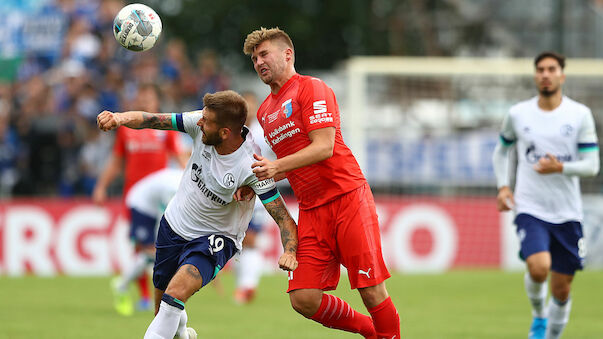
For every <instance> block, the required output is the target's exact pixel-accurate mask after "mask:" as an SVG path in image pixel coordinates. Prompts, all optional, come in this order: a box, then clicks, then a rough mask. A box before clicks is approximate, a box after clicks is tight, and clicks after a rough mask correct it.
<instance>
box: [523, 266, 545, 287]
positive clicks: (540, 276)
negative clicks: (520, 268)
mask: <svg viewBox="0 0 603 339" xmlns="http://www.w3.org/2000/svg"><path fill="white" fill-rule="evenodd" d="M528 270H529V272H530V277H531V278H532V280H533V281H535V282H537V283H543V282H545V281H546V278H547V277H548V275H549V270H550V267H549V266H547V265H530V266H529V268H528Z"/></svg>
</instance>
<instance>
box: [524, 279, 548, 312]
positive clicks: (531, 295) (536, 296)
mask: <svg viewBox="0 0 603 339" xmlns="http://www.w3.org/2000/svg"><path fill="white" fill-rule="evenodd" d="M523 281H524V283H525V288H526V293H527V294H528V299H530V303H531V304H532V316H533V317H537V318H546V307H545V301H546V294H547V282H546V280H545V281H544V282H542V283H538V282H535V281H534V280H532V277H531V276H530V273H529V272H526V274H525V275H524V277H523Z"/></svg>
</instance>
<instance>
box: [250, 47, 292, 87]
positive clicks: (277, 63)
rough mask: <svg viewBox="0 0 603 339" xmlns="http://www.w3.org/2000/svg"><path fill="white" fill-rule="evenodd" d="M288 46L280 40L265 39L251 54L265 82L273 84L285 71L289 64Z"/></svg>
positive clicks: (255, 67) (256, 69)
mask: <svg viewBox="0 0 603 339" xmlns="http://www.w3.org/2000/svg"><path fill="white" fill-rule="evenodd" d="M285 51H286V48H282V46H281V44H279V43H278V42H273V41H270V40H266V41H263V42H262V43H260V44H259V45H257V46H256V48H255V50H254V51H253V53H252V54H251V61H252V62H253V68H254V69H255V71H256V72H257V73H258V76H259V77H260V79H261V80H262V81H263V82H264V83H265V84H268V85H269V84H271V83H272V82H273V81H275V80H277V79H278V78H279V77H280V76H281V74H283V73H284V72H285V68H286V66H287V60H286V53H285Z"/></svg>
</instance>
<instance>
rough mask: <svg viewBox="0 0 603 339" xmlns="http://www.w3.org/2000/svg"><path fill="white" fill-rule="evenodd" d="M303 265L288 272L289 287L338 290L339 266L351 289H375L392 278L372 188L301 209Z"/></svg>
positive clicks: (299, 253) (364, 187) (300, 254)
mask: <svg viewBox="0 0 603 339" xmlns="http://www.w3.org/2000/svg"><path fill="white" fill-rule="evenodd" d="M297 235H298V238H299V244H298V248H297V261H298V263H299V266H298V267H297V269H296V270H295V271H293V272H289V289H288V290H287V292H291V291H293V290H296V289H304V288H317V289H321V290H324V291H327V290H334V289H335V288H337V284H338V283H339V273H340V270H341V268H340V264H342V265H343V266H345V267H346V268H347V270H348V278H349V280H350V285H351V287H352V289H355V288H362V287H369V286H375V285H377V284H379V283H381V282H383V281H384V280H385V279H387V278H389V277H390V274H389V272H388V271H387V267H385V262H384V261H383V255H382V253H381V236H380V234H379V222H378V220H377V211H376V209H375V201H374V200H373V194H372V192H371V189H370V187H369V186H368V184H364V185H362V186H360V187H358V188H357V189H355V190H353V191H351V192H349V193H346V194H344V195H342V196H339V197H338V198H337V199H335V200H333V201H331V202H329V203H327V204H324V205H321V206H319V207H316V208H312V209H309V210H300V211H299V221H298V227H297Z"/></svg>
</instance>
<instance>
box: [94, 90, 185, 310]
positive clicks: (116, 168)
mask: <svg viewBox="0 0 603 339" xmlns="http://www.w3.org/2000/svg"><path fill="white" fill-rule="evenodd" d="M134 107H136V108H137V109H141V110H144V111H148V112H157V111H158V110H159V90H158V89H157V87H156V86H154V85H151V84H147V85H141V86H140V87H139V88H138V93H137V95H136V98H135V103H134ZM178 137H179V135H178V133H177V132H174V131H155V130H145V131H140V132H136V131H133V130H131V129H128V128H119V129H118V130H117V134H116V137H115V143H114V146H113V152H112V154H111V157H110V158H109V161H108V162H107V165H106V166H105V168H104V169H103V172H102V173H101V175H100V176H99V178H98V181H97V183H96V186H95V187H94V191H93V193H92V199H93V200H94V202H95V203H98V204H101V203H104V202H105V201H106V200H107V188H108V187H109V185H110V184H111V182H113V180H115V179H116V178H117V177H118V175H120V174H121V173H122V169H123V170H124V188H123V197H124V199H125V197H126V196H127V194H128V192H129V191H130V188H131V187H132V186H133V185H134V184H135V183H136V182H137V181H139V180H140V179H142V178H144V177H145V176H147V175H148V174H150V173H153V172H155V171H158V170H160V169H162V168H165V167H166V166H167V164H168V156H170V155H172V156H175V157H176V159H177V160H178V162H179V164H180V165H181V166H182V167H184V165H185V164H186V160H187V155H186V154H185V153H184V152H182V150H181V146H180V142H179V139H178ZM125 213H126V215H128V214H129V212H128V211H127V210H126V211H125ZM128 219H129V216H128ZM130 237H131V239H132V240H133V241H134V249H135V252H136V258H135V262H144V261H146V262H148V263H152V262H153V260H154V257H152V256H149V255H148V254H147V253H149V252H152V251H153V250H154V240H155V238H154V237H153V235H152V234H143V233H142V232H141V233H138V232H137V230H136V228H135V227H131V228H130ZM138 288H139V290H140V297H141V299H140V301H139V304H138V307H139V309H149V308H150V306H151V303H150V297H151V295H150V291H149V282H148V276H147V275H146V274H143V275H141V276H140V278H139V279H138ZM116 301H117V302H120V301H119V300H116ZM128 302H129V299H128V298H122V299H121V302H120V303H121V304H122V305H116V306H117V308H118V309H119V310H120V311H119V313H121V314H125V315H127V314H131V313H132V311H131V310H133V305H131V303H130V304H128Z"/></svg>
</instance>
